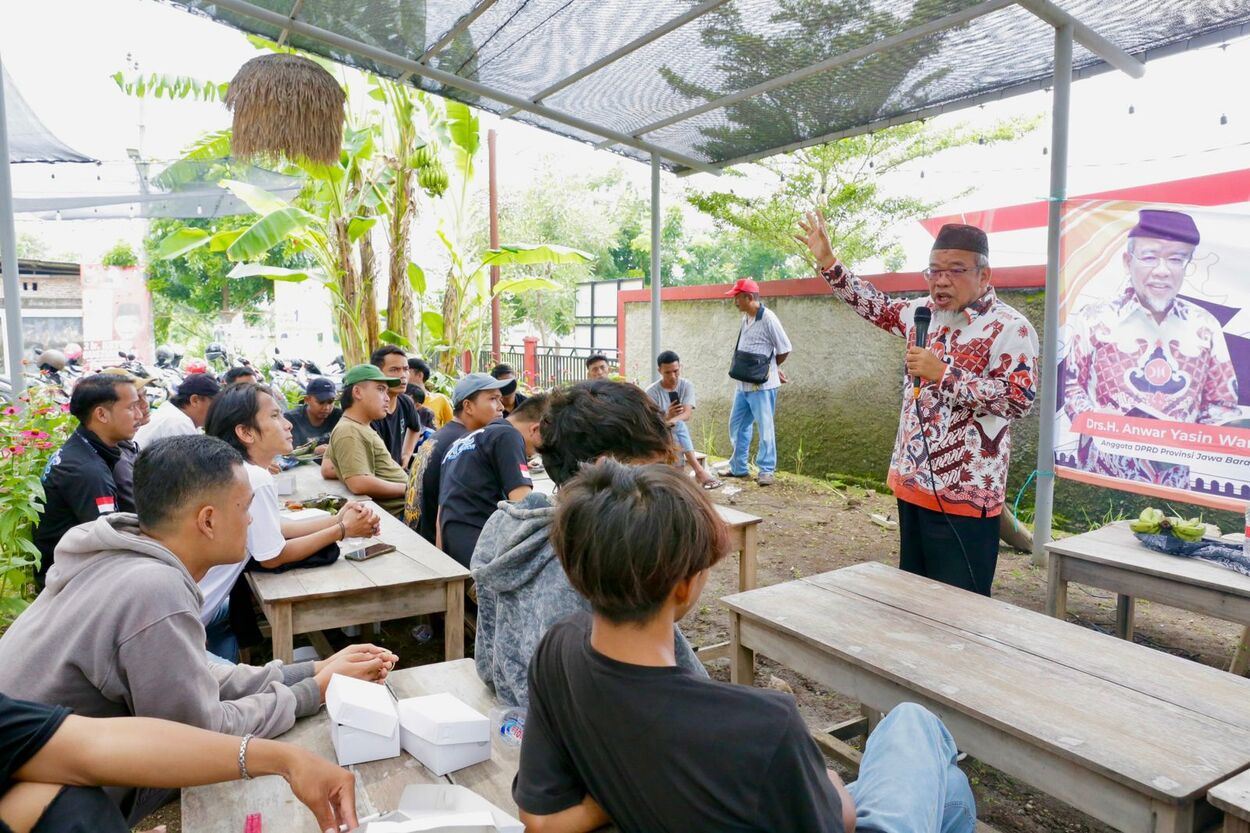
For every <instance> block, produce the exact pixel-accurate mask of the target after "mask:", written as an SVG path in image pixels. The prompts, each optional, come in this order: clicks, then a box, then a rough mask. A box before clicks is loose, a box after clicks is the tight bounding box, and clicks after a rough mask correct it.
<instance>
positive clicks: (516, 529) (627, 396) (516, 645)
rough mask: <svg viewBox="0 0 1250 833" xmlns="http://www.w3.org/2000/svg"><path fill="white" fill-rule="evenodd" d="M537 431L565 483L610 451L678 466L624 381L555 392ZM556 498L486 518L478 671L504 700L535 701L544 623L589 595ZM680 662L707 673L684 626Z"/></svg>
mask: <svg viewBox="0 0 1250 833" xmlns="http://www.w3.org/2000/svg"><path fill="white" fill-rule="evenodd" d="M550 398H551V402H550V404H549V406H548V409H547V415H546V416H545V417H544V418H543V421H542V424H541V426H540V428H539V440H540V447H539V453H540V454H541V455H542V460H543V467H544V468H545V469H546V470H547V474H549V475H550V476H551V479H552V480H553V481H555V483H556V486H562V485H563V484H564V483H566V482H567V481H568V480H569V479H570V478H572V477H573V476H574V475H575V474H577V471H578V469H579V468H580V467H581V466H582V465H583V464H585V463H589V462H591V461H594V460H598V459H599V458H601V457H611V458H613V459H615V460H619V461H620V462H622V463H628V464H631V465H642V464H644V463H671V462H673V459H674V454H673V434H672V432H671V431H669V430H668V426H667V425H666V424H665V422H664V419H663V417H661V416H660V413H659V411H657V410H656V409H655V407H654V406H652V404H651V402H650V400H649V399H648V398H647V396H646V394H644V393H643V392H642V390H641V389H639V388H638V387H636V386H634V385H627V384H625V383H623V382H608V381H599V382H582V383H580V384H577V385H574V386H573V387H571V388H566V389H557V390H556V391H554V392H553V393H552V394H551V397H550ZM558 502H559V495H558V494H557V497H556V498H554V499H553V498H551V497H548V496H547V495H545V494H543V493H541V492H531V493H530V494H529V495H528V496H527V497H526V498H525V499H524V500H521V501H519V502H517V503H504V504H501V505H500V511H498V512H496V513H495V514H494V515H492V516H491V517H490V520H488V521H487V522H486V526H485V527H484V528H483V529H482V534H481V537H480V538H478V542H477V548H476V549H475V550H474V551H473V560H472V561H471V563H470V567H471V569H472V570H473V581H474V584H475V586H476V587H477V605H478V608H477V644H476V647H475V649H474V652H473V656H474V661H475V663H476V665H477V673H478V676H479V677H481V678H482V680H483V681H484V682H485V683H486V684H487V685H488V686H490V687H491V688H492V689H493V690H494V692H495V695H496V696H497V697H498V698H499V700H500V701H502V702H504V703H510V704H513V705H518V706H524V705H526V704H527V703H528V702H529V697H528V693H527V687H526V670H527V669H528V668H529V663H530V657H532V656H533V655H534V648H535V647H537V645H538V642H539V640H540V639H542V636H543V634H544V633H546V632H547V629H548V628H550V627H551V626H552V625H554V624H555V623H556V622H559V621H560V620H561V619H564V618H565V617H567V616H569V615H570V614H572V613H577V612H579V611H589V610H590V603H589V602H587V601H586V599H584V598H583V597H582V596H581V595H580V594H579V593H578V592H577V591H576V590H574V589H573V588H572V586H571V585H570V584H569V580H568V578H567V577H566V576H565V575H564V569H563V568H562V567H561V566H560V562H559V560H558V559H557V558H556V554H555V550H553V549H552V547H551V538H550V531H551V519H552V516H553V515H554V514H555V506H556V504H557V503H558ZM675 639H676V641H677V642H676V644H677V663H678V665H680V666H682V667H683V668H687V669H689V670H690V671H692V672H694V673H696V674H700V675H704V676H706V675H707V671H705V670H704V668H703V663H701V662H700V661H699V660H698V658H696V657H695V654H694V650H693V649H691V647H690V644H689V643H688V642H687V641H686V638H685V637H684V636H682V634H681V632H680V631H677V634H676V637H675Z"/></svg>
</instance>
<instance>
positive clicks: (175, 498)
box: [135, 434, 243, 529]
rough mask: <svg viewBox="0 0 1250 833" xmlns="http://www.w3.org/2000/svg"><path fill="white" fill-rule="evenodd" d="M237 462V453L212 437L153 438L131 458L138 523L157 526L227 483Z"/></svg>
mask: <svg viewBox="0 0 1250 833" xmlns="http://www.w3.org/2000/svg"><path fill="white" fill-rule="evenodd" d="M241 465H243V457H242V456H241V455H240V454H239V452H237V451H235V450H234V449H233V448H231V447H230V446H228V445H226V444H225V443H224V442H222V441H221V440H219V439H217V438H216V437H209V436H205V435H203V434H187V435H181V436H177V437H164V438H162V439H159V440H156V441H155V442H153V443H151V444H150V445H148V446H146V447H145V448H144V449H143V451H141V452H139V458H138V459H137V460H135V512H136V513H138V515H139V526H140V527H142V528H144V529H156V528H159V527H160V526H161V525H162V524H164V523H166V522H167V521H169V520H170V519H172V518H173V517H175V516H176V515H177V514H178V513H179V512H180V511H183V510H185V509H186V508H188V507H191V506H194V505H195V504H196V503H197V502H198V501H197V499H199V498H202V497H203V496H204V495H205V494H207V493H209V492H214V491H217V490H219V489H222V488H224V487H226V486H228V485H230V483H231V481H233V480H234V478H235V477H236V476H237V474H236V472H237V467H238V466H241Z"/></svg>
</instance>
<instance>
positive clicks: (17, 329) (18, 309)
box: [0, 61, 25, 402]
mask: <svg viewBox="0 0 1250 833" xmlns="http://www.w3.org/2000/svg"><path fill="white" fill-rule="evenodd" d="M2 72H3V62H2V61H0V73H2ZM0 258H2V260H0V268H2V269H3V270H4V325H5V341H4V363H5V368H6V369H7V370H8V372H9V382H10V383H11V384H12V385H13V401H14V402H17V396H18V394H20V393H21V392H22V389H23V388H24V387H25V381H24V379H23V377H22V355H23V354H24V353H25V347H24V346H23V345H22V297H21V294H20V292H21V290H20V288H19V287H21V282H20V281H19V280H18V274H17V270H18V265H17V229H15V228H14V226H13V163H12V162H11V161H10V160H9V122H8V117H7V115H6V113H5V109H4V84H0Z"/></svg>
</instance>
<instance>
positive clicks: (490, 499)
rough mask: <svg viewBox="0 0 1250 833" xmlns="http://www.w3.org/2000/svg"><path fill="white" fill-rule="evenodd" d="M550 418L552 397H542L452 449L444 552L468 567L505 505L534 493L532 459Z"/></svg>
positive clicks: (446, 464) (444, 499) (446, 461)
mask: <svg viewBox="0 0 1250 833" xmlns="http://www.w3.org/2000/svg"><path fill="white" fill-rule="evenodd" d="M495 381H496V382H497V381H498V380H495ZM546 412H547V396H546V395H545V394H537V395H535V396H532V397H530V398H529V399H527V400H526V401H525V404H524V405H521V406H519V407H518V408H517V409H516V410H515V411H513V412H512V414H511V415H510V416H508V417H507V419H504V418H502V417H501V418H499V419H497V420H495V421H494V422H492V423H491V424H489V425H487V426H486V427H485V428H482V429H480V430H478V431H474V432H473V433H471V434H465V435H464V436H463V437H461V438H460V439H458V440H456V441H455V442H454V443H453V444H452V446H451V448H449V449H447V454H446V455H445V456H444V457H443V471H442V473H441V475H440V477H439V487H438V529H439V538H438V547H439V548H440V549H441V550H442V551H443V552H445V553H447V554H448V555H450V556H451V557H452V558H454V559H456V560H457V561H459V562H460V563H461V564H463V565H464V566H466V567H468V566H469V560H470V559H471V558H472V557H473V549H474V547H476V546H477V539H478V536H479V535H481V534H482V527H483V526H485V525H486V520H487V519H488V518H489V517H490V516H491V515H493V514H495V510H496V509H497V508H498V506H499V502H500V501H501V500H513V501H515V500H521V499H522V498H524V497H525V496H526V495H528V494H529V493H530V492H532V491H533V490H534V481H533V480H532V479H531V478H530V471H529V458H530V457H531V456H533V455H534V453H535V452H536V450H537V446H538V425H539V423H540V422H542V418H543V415H544V414H545V413H546Z"/></svg>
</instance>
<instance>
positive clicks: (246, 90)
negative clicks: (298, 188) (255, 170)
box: [226, 54, 347, 164]
mask: <svg viewBox="0 0 1250 833" xmlns="http://www.w3.org/2000/svg"><path fill="white" fill-rule="evenodd" d="M346 99H347V96H346V95H344V93H343V89H342V88H341V87H340V86H339V85H338V82H337V81H335V80H334V76H333V75H331V74H330V73H328V72H326V71H325V69H323V68H322V67H321V66H320V65H319V64H317V63H316V62H315V61H310V60H309V59H307V58H304V57H301V56H299V55H286V54H278V55H260V56H258V57H256V58H253V59H252V60H250V61H248V62H247V63H246V64H244V65H243V66H241V67H240V68H239V71H238V72H237V73H236V74H235V76H234V80H232V81H231V82H230V88H229V90H227V92H226V107H228V108H229V109H230V110H231V111H232V112H233V113H234V131H233V137H232V139H231V141H230V151H231V153H232V154H233V155H234V156H235V157H237V158H240V159H251V158H255V157H266V156H269V157H273V156H278V155H281V156H285V157H286V158H287V159H291V160H301V159H304V160H308V161H311V162H318V163H321V164H331V163H335V162H338V159H339V151H340V149H341V148H342V145H343V104H344V102H345V101H346Z"/></svg>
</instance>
